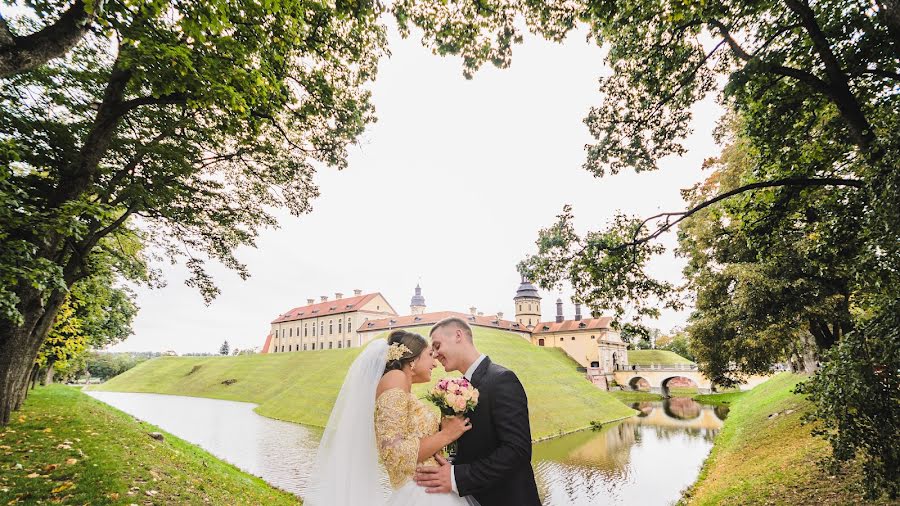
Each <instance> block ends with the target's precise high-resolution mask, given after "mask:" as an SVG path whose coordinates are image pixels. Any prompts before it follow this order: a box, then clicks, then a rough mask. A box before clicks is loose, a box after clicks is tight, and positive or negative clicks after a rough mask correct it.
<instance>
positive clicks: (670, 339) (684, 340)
mask: <svg viewBox="0 0 900 506" xmlns="http://www.w3.org/2000/svg"><path fill="white" fill-rule="evenodd" d="M656 344H657V346H656V347H657V349H660V350H666V351H671V352H672V353H677V354H678V355H681V356H682V357H684V358H686V359H688V360H690V361H691V362H696V361H697V359H696V358H695V357H694V353H693V352H692V351H691V336H690V334H688V333H687V332H685V331H680V332H676V333H675V334H673V335H671V336H662V337H660V338H659V340H658V341H657V343H656Z"/></svg>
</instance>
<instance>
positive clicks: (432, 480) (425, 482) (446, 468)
mask: <svg viewBox="0 0 900 506" xmlns="http://www.w3.org/2000/svg"><path fill="white" fill-rule="evenodd" d="M434 459H435V460H437V462H438V464H440V465H439V466H438V467H434V466H419V467H418V468H417V469H416V476H415V480H416V484H418V485H419V486H420V487H425V491H426V492H428V493H429V494H446V493H449V492H451V491H452V490H453V489H452V487H451V486H450V463H449V462H447V459H445V458H444V457H443V456H442V455H435V456H434Z"/></svg>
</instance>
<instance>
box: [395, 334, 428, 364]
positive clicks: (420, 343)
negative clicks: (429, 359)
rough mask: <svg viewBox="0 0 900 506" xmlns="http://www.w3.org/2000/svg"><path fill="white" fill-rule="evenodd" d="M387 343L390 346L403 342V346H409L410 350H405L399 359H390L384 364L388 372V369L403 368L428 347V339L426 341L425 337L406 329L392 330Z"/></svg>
mask: <svg viewBox="0 0 900 506" xmlns="http://www.w3.org/2000/svg"><path fill="white" fill-rule="evenodd" d="M387 343H388V346H391V345H392V344H398V345H399V344H402V345H403V346H406V347H407V348H409V351H408V352H406V351H404V353H403V355H402V356H401V357H400V358H399V359H396V360H390V359H388V361H387V364H385V366H384V372H385V373H387V372H388V371H394V370H398V371H399V370H401V369H403V368H404V367H405V366H406V364H408V363H410V362H412V361H413V360H415V359H416V358H418V357H419V355H421V354H422V351H423V350H425V348H427V347H428V341H426V340H425V338H424V337H422V336H420V335H419V334H416V333H413V332H407V331H405V330H395V331H393V332H391V335H390V336H388V340H387Z"/></svg>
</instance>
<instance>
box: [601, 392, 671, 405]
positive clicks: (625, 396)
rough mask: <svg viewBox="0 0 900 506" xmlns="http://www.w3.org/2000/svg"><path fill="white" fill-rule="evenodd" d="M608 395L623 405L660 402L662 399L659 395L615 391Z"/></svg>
mask: <svg viewBox="0 0 900 506" xmlns="http://www.w3.org/2000/svg"><path fill="white" fill-rule="evenodd" d="M610 394H612V396H613V397H615V398H616V399H619V400H620V401H622V402H624V403H625V404H630V403H632V402H646V401H661V400H663V398H664V397H663V396H662V395H659V394H652V393H650V392H632V391H630V390H621V391H620V390H616V391H613V392H610Z"/></svg>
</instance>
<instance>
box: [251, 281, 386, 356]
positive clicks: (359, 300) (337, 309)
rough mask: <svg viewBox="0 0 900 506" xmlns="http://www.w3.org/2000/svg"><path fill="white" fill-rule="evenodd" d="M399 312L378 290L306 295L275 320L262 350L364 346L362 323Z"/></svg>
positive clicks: (308, 349) (328, 348)
mask: <svg viewBox="0 0 900 506" xmlns="http://www.w3.org/2000/svg"><path fill="white" fill-rule="evenodd" d="M396 315H397V311H395V310H394V308H393V307H392V306H391V305H390V303H388V301H387V300H386V299H385V298H384V296H383V295H381V294H380V293H377V292H376V293H369V294H365V295H363V294H362V292H361V291H360V290H354V294H353V297H347V298H344V296H343V294H342V293H335V294H334V299H333V300H328V296H325V295H323V296H322V297H321V300H320V301H319V302H316V301H315V299H307V301H306V305H305V306H300V307H295V308H293V309H291V310H289V311H287V312H285V313H283V314H281V315H279V316H278V318H276V319H275V320H273V321H272V323H271V329H270V331H269V335H268V336H267V338H266V344H265V345H264V347H263V350H262V353H281V352H290V351H314V350H331V349H340V348H354V347H358V346H362V345H364V344H366V341H363V340H362V339H361V338H360V335H359V333H358V332H357V328H358V327H359V325H360V323H362V322H364V321H366V320H371V319H380V318H384V317H387V316H396Z"/></svg>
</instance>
